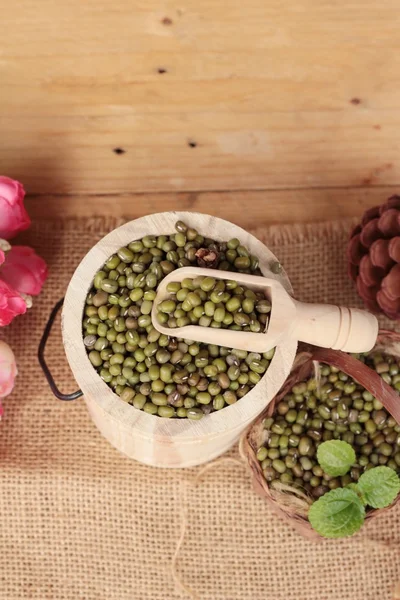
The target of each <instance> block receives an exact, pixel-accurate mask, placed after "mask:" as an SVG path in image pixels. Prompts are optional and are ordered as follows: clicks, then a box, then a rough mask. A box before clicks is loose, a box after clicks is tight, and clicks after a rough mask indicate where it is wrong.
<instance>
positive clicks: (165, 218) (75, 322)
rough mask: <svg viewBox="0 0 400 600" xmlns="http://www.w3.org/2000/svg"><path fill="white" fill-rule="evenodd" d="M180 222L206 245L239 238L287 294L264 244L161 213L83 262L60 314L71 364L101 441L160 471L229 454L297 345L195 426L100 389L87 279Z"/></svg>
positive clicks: (230, 229) (121, 231)
mask: <svg viewBox="0 0 400 600" xmlns="http://www.w3.org/2000/svg"><path fill="white" fill-rule="evenodd" d="M178 219H182V220H184V221H186V222H189V223H190V225H191V226H192V227H195V228H196V229H198V231H199V232H201V233H202V234H206V235H207V237H210V238H212V239H216V240H219V241H222V240H227V239H229V238H232V237H237V238H239V239H240V240H241V242H242V243H243V244H244V245H245V246H247V247H248V248H249V250H250V252H251V253H252V254H255V255H257V256H258V257H259V259H260V268H261V271H262V272H263V274H264V275H268V276H269V277H274V278H276V279H279V280H280V281H281V282H282V284H283V285H284V286H285V288H286V289H287V290H288V291H289V292H290V291H291V287H290V283H289V280H288V278H287V276H286V274H285V273H284V272H282V273H281V274H280V275H273V274H272V273H271V272H270V270H269V267H270V264H271V263H272V262H274V261H276V260H277V259H276V257H275V256H274V255H273V254H272V252H270V250H268V248H267V247H266V246H264V244H262V243H261V242H260V241H259V240H257V239H256V238H255V237H254V236H252V235H250V234H249V233H247V232H246V231H244V230H243V229H241V228H240V227H237V226H236V225H233V224H231V223H229V222H227V221H224V220H222V219H218V218H215V217H211V216H209V215H203V214H199V213H185V212H168V213H159V214H154V215H149V216H147V217H143V218H140V219H137V220H135V221H131V222H129V223H126V224H125V225H123V226H122V227H119V228H117V229H115V230H114V231H112V232H111V233H109V234H108V235H107V236H105V237H104V238H103V239H102V240H100V241H99V242H98V243H97V244H96V245H95V246H94V247H93V248H92V249H91V250H90V251H89V252H88V254H87V255H86V256H85V257H84V259H83V260H82V262H81V263H80V265H79V266H78V268H77V269H76V271H75V273H74V275H73V277H72V279H71V282H70V284H69V286H68V290H67V293H66V297H65V302H64V308H63V314H62V330H63V340H64V346H65V351H66V354H67V358H68V361H69V364H70V366H71V369H72V372H73V374H74V376H75V379H76V381H77V382H78V384H79V386H80V387H81V389H82V391H83V393H84V397H85V401H86V404H87V407H88V410H89V412H90V414H91V417H92V419H93V421H94V423H95V424H96V425H97V427H98V428H99V430H100V431H101V433H102V434H103V435H104V437H105V438H106V439H107V440H108V441H109V442H110V443H111V444H112V445H113V446H115V447H116V448H117V449H118V450H120V451H121V452H123V453H124V454H126V455H128V456H129V457H131V458H134V459H136V460H138V461H140V462H143V463H145V464H148V465H153V466H158V467H190V466H193V465H198V464H201V463H204V462H207V461H209V460H211V459H213V458H215V457H216V456H218V455H220V454H222V453H223V452H225V451H226V450H228V449H229V448H230V447H231V446H232V445H233V444H234V443H235V442H236V441H237V440H238V439H239V437H240V434H241V433H242V432H243V431H244V430H245V429H246V427H248V425H249V424H250V423H251V422H252V421H253V419H255V417H257V415H258V414H259V413H260V412H261V411H262V410H263V409H264V408H265V407H266V405H267V404H268V402H269V401H270V400H271V399H272V398H273V397H274V396H275V395H276V394H277V393H278V391H279V389H280V388H281V386H282V385H283V383H284V381H285V379H286V377H287V376H288V375H289V373H290V369H291V367H292V364H293V361H294V358H295V354H296V349H297V343H296V342H295V341H287V342H285V343H284V344H282V345H280V346H278V347H277V348H276V352H275V356H274V358H273V359H272V361H271V364H270V366H269V368H268V370H267V372H266V374H265V375H264V376H263V378H262V379H261V381H260V382H259V383H258V384H257V385H256V386H255V387H254V388H253V389H252V390H251V391H250V392H249V393H248V394H247V395H246V396H245V397H244V398H242V399H241V400H240V401H239V402H237V403H236V404H233V405H231V406H228V407H226V408H224V409H223V410H222V411H219V412H215V413H212V414H210V415H207V416H205V417H204V418H203V419H201V420H200V421H190V420H188V419H183V420H178V419H164V418H160V417H157V416H153V415H149V414H147V413H145V412H143V411H140V410H137V409H136V408H134V407H133V406H131V405H128V404H126V403H125V402H123V401H122V400H121V399H120V398H119V397H118V396H117V395H116V394H115V393H114V392H113V391H112V390H111V389H110V388H109V387H108V386H107V385H106V383H105V382H104V381H103V380H102V379H101V378H100V377H99V375H98V374H97V372H96V371H95V369H94V368H93V367H92V365H91V363H90V362H89V359H88V357H87V354H86V350H85V347H84V344H83V339H82V313H83V309H84V304H85V298H86V294H87V292H88V290H89V289H90V287H91V284H92V281H93V277H94V275H95V273H96V272H97V271H98V270H99V269H100V268H101V266H102V265H103V264H104V262H105V261H106V260H107V258H108V257H109V256H110V255H111V254H113V253H114V252H115V251H116V250H117V249H118V248H120V247H121V246H124V245H126V244H128V243H129V242H131V241H132V240H135V239H138V238H141V237H143V236H144V235H148V234H154V235H160V234H170V233H172V232H173V231H174V224H175V222H176V221H177V220H178Z"/></svg>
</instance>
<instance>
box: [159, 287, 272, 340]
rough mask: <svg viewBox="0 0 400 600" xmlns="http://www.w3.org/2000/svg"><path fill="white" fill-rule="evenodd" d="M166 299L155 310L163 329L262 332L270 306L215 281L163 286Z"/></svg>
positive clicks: (261, 296)
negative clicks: (166, 294) (166, 295)
mask: <svg viewBox="0 0 400 600" xmlns="http://www.w3.org/2000/svg"><path fill="white" fill-rule="evenodd" d="M167 292H168V293H169V297H168V298H167V299H165V300H163V301H162V302H160V304H159V305H158V306H157V310H158V311H159V312H158V315H157V318H158V320H159V322H160V323H161V324H163V325H166V326H167V327H171V328H174V327H185V326H186V325H199V326H200V327H214V328H217V329H219V328H223V329H233V330H236V331H252V332H253V333H260V332H264V331H265V328H266V325H267V320H268V317H267V313H269V312H270V311H271V304H270V302H269V300H267V299H266V297H265V295H264V294H263V292H259V291H253V290H250V289H249V288H247V287H246V286H243V285H239V284H238V283H237V282H236V281H235V280H233V279H229V280H226V281H223V280H222V279H216V278H215V277H203V276H200V277H195V278H193V279H192V278H186V279H183V280H182V281H181V282H178V281H176V282H175V281H171V282H170V283H168V285H167Z"/></svg>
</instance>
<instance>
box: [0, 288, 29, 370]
mask: <svg viewBox="0 0 400 600" xmlns="http://www.w3.org/2000/svg"><path fill="white" fill-rule="evenodd" d="M24 313H26V303H25V300H24V299H23V298H21V296H20V295H19V294H17V292H15V291H14V290H13V289H12V288H11V287H9V286H8V285H7V283H6V282H5V281H2V280H1V279H0V327H4V326H5V325H8V324H9V323H11V321H12V320H13V318H14V317H16V316H17V315H23V314H24ZM0 381H1V378H0Z"/></svg>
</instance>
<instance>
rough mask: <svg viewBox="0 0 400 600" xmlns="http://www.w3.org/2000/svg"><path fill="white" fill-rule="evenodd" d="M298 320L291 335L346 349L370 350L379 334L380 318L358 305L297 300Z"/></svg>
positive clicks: (305, 340) (303, 339) (318, 343)
mask: <svg viewBox="0 0 400 600" xmlns="http://www.w3.org/2000/svg"><path fill="white" fill-rule="evenodd" d="M294 302H295V306H296V319H295V322H294V325H293V328H292V329H291V330H290V337H295V338H296V339H298V340H299V341H301V342H306V343H308V344H313V345H314V346H321V347H322V348H333V349H334V350H343V351H344V352H368V351H369V350H371V349H372V348H373V347H374V345H375V343H376V338H377V336H378V320H377V318H376V317H375V316H374V315H372V314H371V313H369V312H367V311H366V310H360V309H359V308H345V307H343V306H334V305H333V304H306V303H305V302H298V301H297V300H295V301H294Z"/></svg>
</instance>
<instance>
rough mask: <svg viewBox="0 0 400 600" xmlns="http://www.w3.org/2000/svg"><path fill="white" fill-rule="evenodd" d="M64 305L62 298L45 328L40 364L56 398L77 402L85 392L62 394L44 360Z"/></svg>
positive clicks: (40, 350) (40, 346) (41, 342)
mask: <svg viewBox="0 0 400 600" xmlns="http://www.w3.org/2000/svg"><path fill="white" fill-rule="evenodd" d="M63 304H64V298H61V300H59V301H58V302H57V303H56V305H55V306H54V308H53V310H52V311H51V313H50V316H49V320H48V321H47V324H46V327H45V328H44V332H43V335H42V339H41V340H40V344H39V349H38V358H39V363H40V366H41V367H42V370H43V373H44V375H45V377H46V379H47V382H48V384H49V386H50V388H51V391H52V392H53V394H54V395H55V396H56V398H58V399H59V400H76V399H77V398H80V397H81V396H83V392H82V391H81V390H78V391H77V392H73V394H63V393H62V392H60V390H59V389H58V387H57V385H56V383H55V381H54V379H53V376H52V374H51V373H50V369H49V367H48V366H47V363H46V360H45V358H44V351H45V349H46V344H47V340H48V339H49V336H50V333H51V328H52V327H53V323H54V320H55V318H56V316H57V314H58V311H59V310H60V308H61V307H62V305H63Z"/></svg>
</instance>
